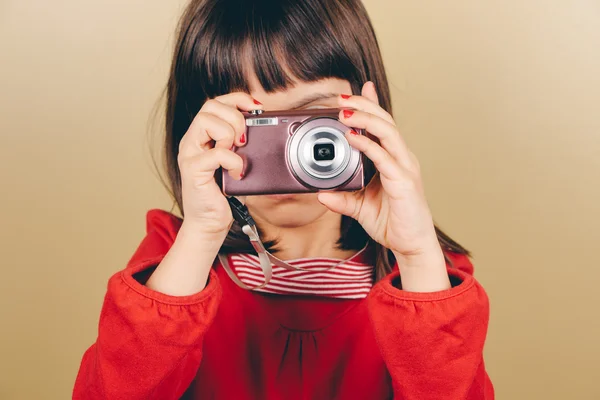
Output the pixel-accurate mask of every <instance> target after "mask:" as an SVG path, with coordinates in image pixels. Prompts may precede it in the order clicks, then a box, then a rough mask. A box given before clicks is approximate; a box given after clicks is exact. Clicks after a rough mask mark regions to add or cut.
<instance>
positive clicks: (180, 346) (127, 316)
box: [73, 210, 221, 400]
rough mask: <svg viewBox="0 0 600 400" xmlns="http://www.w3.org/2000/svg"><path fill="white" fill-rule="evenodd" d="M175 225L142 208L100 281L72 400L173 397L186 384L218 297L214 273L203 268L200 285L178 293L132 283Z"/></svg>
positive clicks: (163, 249)
mask: <svg viewBox="0 0 600 400" xmlns="http://www.w3.org/2000/svg"><path fill="white" fill-rule="evenodd" d="M180 224H181V222H180V220H179V219H177V218H176V217H174V216H173V215H171V214H169V213H167V212H164V211H158V210H153V211H150V212H149V213H148V215H147V236H146V238H145V239H144V240H143V241H142V243H141V244H140V246H139V248H138V249H137V251H136V252H135V255H134V256H133V257H132V259H131V260H130V261H129V263H128V266H127V268H126V269H125V270H123V271H121V272H118V273H117V274H115V275H114V276H112V277H111V278H110V280H109V282H108V290H107V293H106V296H105V299H104V305H103V307H102V312H101V314H100V322H99V328H98V338H97V340H96V343H94V344H93V345H92V346H91V347H90V348H89V349H88V350H87V351H86V352H85V354H84V356H83V360H82V362H81V366H80V369H79V373H78V375H77V379H76V382H75V388H74V390H73V398H74V399H86V400H91V399H111V400H113V399H114V400H118V399H127V400H135V399H160V400H168V399H178V398H180V397H181V396H182V395H183V393H184V392H185V390H186V389H187V388H188V386H189V385H190V383H191V382H192V380H193V378H194V376H195V375H196V372H197V370H198V367H199V366H200V361H201V359H202V340H203V337H204V334H205V333H206V331H207V329H208V327H209V326H210V324H211V322H212V321H213V319H214V317H215V314H216V311H217V307H218V304H219V302H220V298H221V287H220V285H219V283H218V278H217V276H216V275H215V273H214V272H213V271H211V273H210V276H209V282H208V285H207V286H206V287H205V288H204V290H202V291H201V292H200V293H198V294H195V295H192V296H183V297H173V296H168V295H165V294H162V293H158V292H154V291H152V290H150V289H149V288H147V287H146V286H144V285H143V284H142V283H140V281H141V282H143V281H144V280H145V279H146V278H147V277H148V276H149V274H150V272H151V271H152V268H153V267H155V266H156V265H158V264H159V263H160V261H161V260H162V258H163V257H164V256H165V254H166V253H167V251H168V250H169V248H170V247H171V245H172V244H173V241H174V240H175V237H176V235H177V231H178V229H179V227H180Z"/></svg>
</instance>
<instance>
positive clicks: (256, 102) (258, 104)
mask: <svg viewBox="0 0 600 400" xmlns="http://www.w3.org/2000/svg"><path fill="white" fill-rule="evenodd" d="M252 100H254V104H256V105H257V106H262V103H261V102H260V101H258V100H256V99H252Z"/></svg>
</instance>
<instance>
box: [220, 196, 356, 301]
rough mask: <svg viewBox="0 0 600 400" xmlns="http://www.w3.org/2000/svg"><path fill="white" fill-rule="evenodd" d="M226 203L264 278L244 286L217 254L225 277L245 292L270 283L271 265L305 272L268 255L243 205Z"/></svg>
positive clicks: (344, 261) (254, 224)
mask: <svg viewBox="0 0 600 400" xmlns="http://www.w3.org/2000/svg"><path fill="white" fill-rule="evenodd" d="M227 201H228V202H229V206H230V207H231V212H232V214H233V218H234V219H235V220H236V221H237V222H238V223H239V224H240V226H241V227H242V232H244V233H245V234H246V235H247V236H248V238H249V239H250V243H251V244H252V247H254V250H255V251H256V254H257V255H258V258H259V261H260V268H261V270H262V272H263V276H264V278H265V281H264V282H263V283H262V284H260V285H257V286H248V285H246V284H245V283H244V282H242V281H241V280H240V278H238V277H237V275H236V274H235V273H234V272H233V269H232V268H231V266H230V265H229V260H228V259H227V255H225V254H219V255H218V257H219V261H220V262H221V265H223V268H225V271H226V272H227V275H229V277H230V278H231V280H232V281H234V282H235V283H236V284H237V285H238V286H240V287H241V288H243V289H246V290H255V289H262V288H264V287H265V286H267V285H268V284H269V282H270V281H271V278H272V277H273V268H272V265H275V266H278V267H281V268H284V269H287V270H290V271H303V270H305V268H301V267H296V266H294V265H290V264H288V263H286V262H285V261H283V260H281V259H279V258H277V257H275V256H274V255H273V254H271V253H269V251H267V249H266V248H265V246H264V245H263V243H262V241H261V240H260V237H259V235H258V230H257V228H256V223H255V222H254V219H252V216H251V215H250V213H249V212H248V208H247V207H246V206H245V205H243V204H242V203H241V202H240V201H239V200H238V199H237V198H235V197H232V196H229V197H227ZM366 248H367V246H365V247H364V248H363V249H362V250H360V251H359V252H358V253H357V254H356V255H358V254H360V253H362V252H363V251H365V250H366ZM356 255H354V256H352V257H351V258H354V257H356ZM348 260H349V259H347V260H342V261H340V262H339V263H337V264H334V265H333V266H331V267H328V268H326V269H324V270H323V271H322V272H327V271H329V270H331V269H333V268H335V267H337V266H339V265H342V264H344V263H346V262H347V261H348Z"/></svg>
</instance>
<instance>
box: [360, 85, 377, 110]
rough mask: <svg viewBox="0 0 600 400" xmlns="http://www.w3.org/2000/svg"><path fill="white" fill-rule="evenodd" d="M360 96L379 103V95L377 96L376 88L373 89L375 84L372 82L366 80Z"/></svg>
mask: <svg viewBox="0 0 600 400" xmlns="http://www.w3.org/2000/svg"><path fill="white" fill-rule="evenodd" d="M361 96H362V97H365V98H367V99H369V100H371V101H372V102H373V103H375V104H377V105H379V97H378V96H377V90H376V89H375V84H374V83H373V82H371V81H368V82H367V83H365V84H364V85H363V87H362V93H361Z"/></svg>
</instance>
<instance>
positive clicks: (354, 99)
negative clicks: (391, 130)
mask: <svg viewBox="0 0 600 400" xmlns="http://www.w3.org/2000/svg"><path fill="white" fill-rule="evenodd" d="M338 104H339V105H340V107H342V108H351V109H355V110H360V111H364V112H368V113H369V114H373V115H376V116H378V117H379V118H381V119H383V120H384V121H386V122H388V123H390V124H391V125H394V126H395V125H396V122H394V118H393V117H392V116H391V115H390V114H389V113H388V112H387V111H385V110H384V109H383V108H381V107H380V106H379V104H377V103H376V102H373V100H371V99H369V98H368V97H365V96H348V95H340V97H339V100H338Z"/></svg>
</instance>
